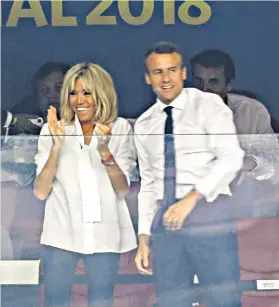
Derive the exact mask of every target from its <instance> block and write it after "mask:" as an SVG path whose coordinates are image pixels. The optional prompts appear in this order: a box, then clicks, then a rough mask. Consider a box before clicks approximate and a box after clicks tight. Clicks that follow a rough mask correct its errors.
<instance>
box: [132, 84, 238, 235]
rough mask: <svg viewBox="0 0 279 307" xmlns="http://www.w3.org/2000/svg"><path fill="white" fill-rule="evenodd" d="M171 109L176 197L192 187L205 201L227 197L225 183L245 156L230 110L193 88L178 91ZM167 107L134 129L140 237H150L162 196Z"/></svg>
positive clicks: (157, 106)
mask: <svg viewBox="0 0 279 307" xmlns="http://www.w3.org/2000/svg"><path fill="white" fill-rule="evenodd" d="M170 105H171V106H172V107H173V108H174V109H173V112H172V114H173V123H174V134H175V140H174V142H175V154H176V183H177V185H176V197H177V198H182V197H184V196H186V195H187V194H188V193H189V192H190V191H191V190H192V189H193V187H195V188H196V189H197V190H198V191H199V192H200V193H201V194H202V195H204V196H205V197H206V199H207V201H213V200H214V199H215V198H216V197H217V196H218V195H219V194H228V195H230V189H229V183H230V182H231V181H232V180H233V179H234V178H235V176H236V174H237V172H238V171H239V170H240V169H241V167H242V163H243V156H244V153H243V151H242V150H241V148H240V146H239V142H238V138H237V135H236V130H235V126H234V123H233V117H232V112H231V110H230V109H229V108H228V107H227V106H226V105H225V104H224V102H223V101H222V99H221V98H220V97H219V96H217V95H215V94H211V93H203V92H202V91H199V90H197V89H194V88H188V89H184V90H182V92H181V94H180V95H179V96H178V97H177V98H176V99H175V100H174V101H173V102H172V103H171V104H170ZM165 107H166V105H165V104H163V103H162V102H160V101H159V100H157V102H156V103H155V104H154V105H153V106H152V107H151V108H149V109H148V110H147V111H146V112H145V113H143V114H142V115H141V116H140V117H139V118H138V120H137V121H136V124H135V144H136V148H137V152H138V159H139V167H140V175H141V189H140V193H139V196H138V201H139V234H150V228H151V223H152V220H153V218H154V216H155V213H156V211H157V209H158V200H161V199H163V191H164V160H165V159H164V127H165V121H166V116H167V115H166V114H165V112H164V111H163V109H164V108H165Z"/></svg>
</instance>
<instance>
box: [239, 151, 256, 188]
mask: <svg viewBox="0 0 279 307" xmlns="http://www.w3.org/2000/svg"><path fill="white" fill-rule="evenodd" d="M256 167H257V162H256V161H255V159H254V158H253V157H252V156H246V157H244V159H243V166H242V169H241V172H240V176H239V179H238V181H237V185H240V184H241V183H242V182H244V181H245V180H246V179H248V178H249V177H250V173H251V172H252V171H253V170H254V169H255V168H256Z"/></svg>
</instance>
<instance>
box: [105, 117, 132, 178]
mask: <svg viewBox="0 0 279 307" xmlns="http://www.w3.org/2000/svg"><path fill="white" fill-rule="evenodd" d="M109 149H110V151H111V153H112V155H113V157H114V159H115V161H116V163H117V164H118V166H119V167H120V168H121V170H122V172H123V173H124V174H125V176H126V178H127V181H128V184H130V178H131V174H132V171H133V169H134V168H135V167H136V165H137V162H136V161H137V156H136V149H135V145H134V140H133V128H132V126H131V124H130V123H129V122H128V121H127V120H126V119H124V118H118V119H117V120H116V122H115V124H114V126H113V128H112V137H111V141H110V143H109Z"/></svg>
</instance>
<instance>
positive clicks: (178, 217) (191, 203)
mask: <svg viewBox="0 0 279 307" xmlns="http://www.w3.org/2000/svg"><path fill="white" fill-rule="evenodd" d="M197 201H198V195H197V193H196V192H195V191H192V192H190V193H189V194H187V195H186V196H185V197H184V198H183V199H181V200H179V201H178V202H177V203H175V204H174V205H172V206H170V207H169V208H168V210H167V211H166V213H165V214H164V216H163V223H164V226H165V227H166V228H167V229H168V230H179V229H181V228H182V226H183V224H184V221H185V220H186V218H187V216H188V215H189V214H190V213H191V212H192V210H193V209H194V208H195V206H196V204H197Z"/></svg>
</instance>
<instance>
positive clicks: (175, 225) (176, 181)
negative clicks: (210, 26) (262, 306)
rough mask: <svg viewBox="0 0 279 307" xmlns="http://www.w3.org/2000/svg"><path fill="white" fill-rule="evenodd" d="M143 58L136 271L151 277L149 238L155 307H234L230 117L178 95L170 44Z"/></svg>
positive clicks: (216, 104)
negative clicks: (145, 105)
mask: <svg viewBox="0 0 279 307" xmlns="http://www.w3.org/2000/svg"><path fill="white" fill-rule="evenodd" d="M145 59H146V60H145V65H146V74H145V77H146V82H147V84H149V85H151V86H152V88H153V91H154V92H155V93H156V95H157V101H156V103H155V104H154V105H153V106H152V107H151V108H149V109H148V110H147V111H146V112H145V113H143V114H142V115H141V116H140V117H139V118H138V120H137V122H136V124H135V144H136V147H137V151H138V159H139V168H140V175H141V189H140V193H139V197H138V199H139V231H138V234H139V248H138V252H137V256H136V259H135V261H136V265H137V267H138V270H139V271H140V272H141V273H142V274H148V275H150V274H152V271H151V269H150V266H149V264H150V262H149V259H148V258H149V254H150V249H149V243H150V236H151V232H152V251H153V260H154V264H153V268H154V274H155V282H156V289H157V297H158V306H159V307H173V306H176V307H180V306H181V307H182V306H183V307H190V306H192V303H193V302H194V301H196V299H198V301H199V302H201V303H205V304H206V306H207V307H218V306H222V307H225V306H226V307H229V306H230V307H231V306H233V307H238V306H239V307H240V306H241V303H240V297H241V293H240V290H239V288H238V286H237V284H238V282H239V279H240V277H239V274H240V272H239V264H238V255H237V254H238V249H237V235H236V233H235V232H234V231H232V230H231V229H225V228H226V227H225V226H224V224H226V223H223V222H224V221H225V220H226V219H227V218H228V216H227V212H226V210H228V209H231V208H229V206H228V205H226V200H227V199H228V198H229V196H228V195H230V188H229V184H230V182H231V181H232V180H233V179H234V178H235V176H236V174H237V172H238V171H239V170H240V169H241V167H242V162H243V151H242V150H241V149H240V147H239V143H238V139H237V136H236V131H235V126H234V123H233V117H232V112H231V111H230V109H229V108H228V107H227V106H226V105H225V104H224V103H223V102H222V100H221V99H220V97H219V96H217V95H214V94H211V93H203V92H201V91H199V90H197V89H192V88H188V89H183V81H184V80H185V79H186V69H185V67H184V65H183V60H182V55H181V53H180V51H179V50H178V48H177V47H176V46H175V45H172V44H170V43H158V44H156V45H155V46H153V47H152V48H150V49H149V50H148V52H147V53H146V57H145ZM170 126H171V128H172V130H170V128H169V127H170ZM164 129H165V131H164ZM169 131H172V132H169ZM165 133H171V134H172V133H173V137H172V136H170V138H168V137H169V136H165ZM167 139H168V140H170V141H169V143H170V144H172V146H174V147H173V149H174V150H173V152H172V153H171V150H170V151H169V149H170V148H171V147H169V146H168V142H167V141H166V140H167ZM166 150H167V152H166ZM165 155H167V156H168V158H167V159H165ZM172 160H174V163H173V164H172V163H170V164H169V165H171V166H170V169H169V170H168V161H172ZM173 169H174V170H175V171H173ZM171 173H172V174H171ZM168 174H171V175H170V177H171V176H173V177H171V180H168V178H166V177H167V176H168ZM170 187H172V190H173V191H172V190H171V189H170ZM166 191H168V193H166ZM172 193H173V198H174V199H173V202H172V203H166V199H167V198H169V197H168V194H172ZM169 199H170V198H169ZM168 202H170V201H168ZM224 227H225V228H224ZM221 229H222V230H221ZM216 261H218V262H217V263H216ZM195 274H197V275H198V277H199V282H200V287H199V291H198V292H197V293H196V292H195V291H194V284H193V279H194V275H195ZM196 294H197V297H196Z"/></svg>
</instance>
